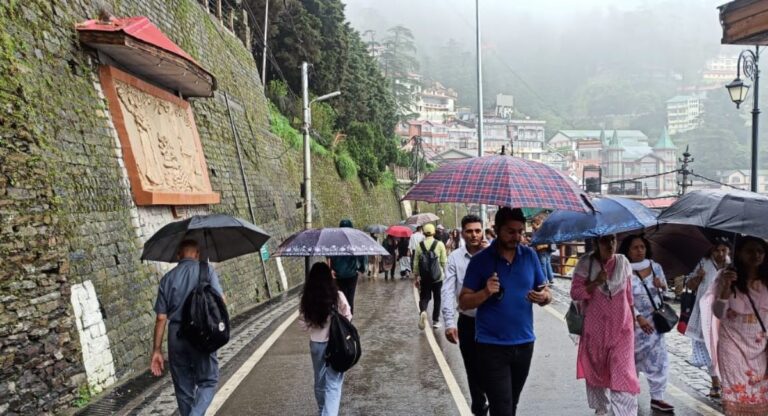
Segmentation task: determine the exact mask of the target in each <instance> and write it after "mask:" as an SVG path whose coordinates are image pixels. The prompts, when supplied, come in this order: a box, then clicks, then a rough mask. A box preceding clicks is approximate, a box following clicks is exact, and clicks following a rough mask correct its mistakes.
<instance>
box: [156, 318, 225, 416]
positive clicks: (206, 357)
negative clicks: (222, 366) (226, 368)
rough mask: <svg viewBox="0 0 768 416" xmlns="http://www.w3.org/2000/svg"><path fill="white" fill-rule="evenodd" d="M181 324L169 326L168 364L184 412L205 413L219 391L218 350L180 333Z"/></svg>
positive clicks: (186, 415) (187, 414)
mask: <svg viewBox="0 0 768 416" xmlns="http://www.w3.org/2000/svg"><path fill="white" fill-rule="evenodd" d="M178 331H179V325H177V324H174V323H172V324H170V325H169V326H168V366H169V367H170V370H171V379H173V390H174V392H175V393H176V403H177V404H178V406H179V413H180V414H181V416H204V415H205V411H206V409H208V406H209V405H210V404H211V401H212V400H213V395H214V394H216V383H217V382H218V381H219V362H218V360H217V358H216V353H215V352H214V353H210V354H208V353H204V352H201V351H199V350H197V349H195V347H193V346H192V345H191V344H189V343H188V342H187V341H186V340H184V339H180V338H179V337H178V336H177V333H178Z"/></svg>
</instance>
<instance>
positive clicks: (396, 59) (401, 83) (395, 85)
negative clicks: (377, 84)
mask: <svg viewBox="0 0 768 416" xmlns="http://www.w3.org/2000/svg"><path fill="white" fill-rule="evenodd" d="M387 32H388V34H389V35H388V36H387V37H386V38H385V39H384V41H383V45H384V49H383V50H382V52H381V56H380V57H379V61H380V65H381V69H382V71H383V72H384V76H385V77H386V78H387V80H388V81H389V84H390V89H391V91H392V95H393V96H394V99H395V107H396V112H397V116H398V118H400V119H401V120H407V119H410V118H413V117H414V116H416V115H417V114H416V113H415V112H414V107H415V104H416V101H417V93H418V89H419V81H418V80H416V79H414V77H412V76H411V74H413V72H414V71H416V70H418V69H419V62H418V60H417V59H416V43H415V41H414V38H413V33H412V32H411V30H410V29H408V28H406V27H404V26H394V27H391V28H389V30H387Z"/></svg>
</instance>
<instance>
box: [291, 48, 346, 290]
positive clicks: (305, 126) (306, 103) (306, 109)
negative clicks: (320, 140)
mask: <svg viewBox="0 0 768 416" xmlns="http://www.w3.org/2000/svg"><path fill="white" fill-rule="evenodd" d="M339 95H341V92H339V91H334V92H332V93H330V94H325V95H322V96H320V97H317V98H315V99H313V100H312V101H310V100H309V64H307V63H306V62H302V63H301V102H302V110H303V111H302V113H303V117H304V122H303V123H302V125H301V130H302V133H303V134H304V184H303V187H302V188H303V189H302V194H303V196H304V229H305V230H308V229H310V228H312V158H311V155H310V151H309V150H310V146H309V144H310V138H309V127H310V126H311V125H312V111H311V108H310V105H312V103H314V102H318V101H324V100H327V99H329V98H333V97H337V96H339ZM304 273H305V278H306V277H307V276H309V257H305V258H304Z"/></svg>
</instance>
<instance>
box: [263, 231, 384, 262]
mask: <svg viewBox="0 0 768 416" xmlns="http://www.w3.org/2000/svg"><path fill="white" fill-rule="evenodd" d="M377 254H381V255H384V256H386V255H388V254H389V252H388V251H387V250H386V249H384V247H382V246H381V244H379V243H378V242H376V240H374V239H373V238H371V236H369V235H368V234H366V233H364V232H362V231H360V230H356V229H354V228H348V227H342V228H331V227H329V228H314V229H311V230H304V231H300V232H298V233H296V234H293V235H292V236H290V237H288V238H286V239H285V241H283V243H282V244H280V246H279V247H278V248H277V249H276V250H275V252H274V253H273V256H275V257H309V256H369V255H370V256H375V255H377Z"/></svg>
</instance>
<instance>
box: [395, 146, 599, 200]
mask: <svg viewBox="0 0 768 416" xmlns="http://www.w3.org/2000/svg"><path fill="white" fill-rule="evenodd" d="M403 199H404V200H414V201H427V202H433V203H437V202H464V203H475V204H488V205H498V206H507V207H520V208H549V209H561V210H567V211H579V212H591V208H592V207H591V205H590V203H589V198H588V197H587V195H586V194H584V193H583V192H582V191H581V189H579V187H578V185H576V183H575V182H573V181H572V180H571V179H570V178H568V177H567V176H565V174H563V173H561V172H560V171H558V170H556V169H554V168H551V167H549V166H547V165H545V164H543V163H539V162H534V161H532V160H527V159H522V158H519V157H513V156H504V155H502V156H483V157H473V158H469V159H463V160H460V161H456V162H452V163H448V164H446V165H443V166H441V167H439V168H438V169H437V170H435V171H434V172H432V173H430V174H429V175H427V176H426V177H425V178H424V179H423V180H422V181H421V182H419V183H418V184H416V185H415V186H414V187H413V188H411V190H410V191H408V193H407V194H406V195H405V197H403Z"/></svg>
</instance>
